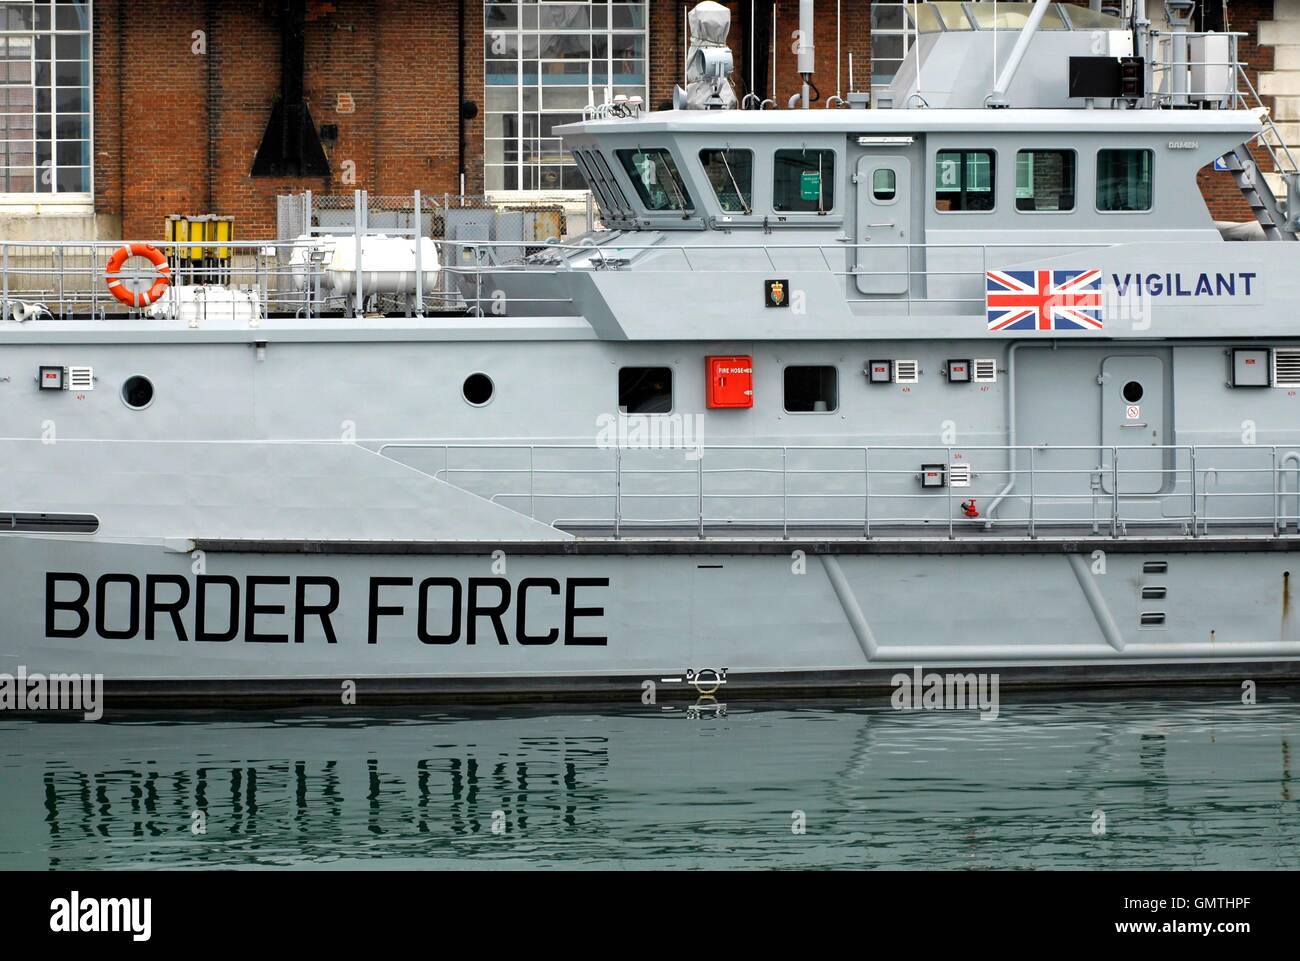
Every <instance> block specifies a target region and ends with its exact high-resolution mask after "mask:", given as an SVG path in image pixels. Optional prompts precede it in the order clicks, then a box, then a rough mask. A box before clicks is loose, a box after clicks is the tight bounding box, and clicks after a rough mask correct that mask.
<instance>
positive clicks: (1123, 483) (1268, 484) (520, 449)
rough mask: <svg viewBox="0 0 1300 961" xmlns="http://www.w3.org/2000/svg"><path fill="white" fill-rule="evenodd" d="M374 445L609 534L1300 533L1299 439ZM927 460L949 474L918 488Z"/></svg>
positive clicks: (466, 484) (513, 503) (569, 524)
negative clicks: (1283, 442) (1248, 442)
mask: <svg viewBox="0 0 1300 961" xmlns="http://www.w3.org/2000/svg"><path fill="white" fill-rule="evenodd" d="M380 452H381V453H383V454H385V455H386V456H389V457H392V458H394V459H396V460H399V461H402V462H403V463H407V464H410V465H411V466H416V467H418V469H420V470H423V471H425V472H427V473H430V474H432V475H433V476H434V477H436V478H438V479H441V480H445V481H447V482H448V483H451V484H453V485H455V486H459V487H463V488H465V489H467V490H470V491H472V492H474V493H477V494H479V495H480V496H483V497H486V498H488V499H490V500H492V501H493V502H494V503H497V504H501V505H502V506H506V507H509V508H511V509H513V510H516V511H518V512H520V513H523V514H525V515H527V516H529V517H531V518H533V519H534V520H538V521H541V522H543V523H546V524H550V525H553V526H555V527H559V528H562V529H566V530H573V531H576V532H584V531H594V532H601V533H608V534H612V535H613V536H615V537H621V536H624V535H635V534H645V533H646V532H660V533H664V532H672V533H692V534H694V535H696V536H699V537H706V536H710V535H715V534H718V533H725V532H733V533H735V532H741V533H744V532H750V531H752V532H755V533H759V534H767V535H770V534H772V533H774V532H777V531H779V532H780V533H781V535H782V536H783V537H789V536H791V535H792V533H808V532H814V531H823V532H825V533H827V534H830V535H835V536H855V537H857V536H860V537H867V538H870V537H873V536H878V535H881V534H901V535H906V536H941V537H948V538H956V537H962V536H971V535H981V536H987V535H990V534H992V535H996V534H998V533H1002V534H1013V535H1016V536H1028V537H1030V538H1037V537H1039V536H1042V535H1044V534H1047V535H1049V536H1050V535H1053V534H1056V535H1061V536H1068V535H1077V534H1090V535H1094V536H1106V537H1112V538H1122V537H1125V536H1128V535H1131V534H1134V533H1144V534H1150V533H1152V532H1161V533H1165V534H1172V535H1174V536H1179V535H1182V536H1187V537H1205V536H1213V535H1215V534H1253V535H1267V536H1282V535H1287V534H1297V533H1300V450H1297V449H1295V448H1289V447H1283V446H1249V447H1247V446H1240V445H1237V446H1230V445H1221V446H1220V445H1193V446H1188V445H1181V446H1164V447H1123V446H1070V447H1055V446H1053V447H1032V446H1019V447H1007V446H968V447H956V446H953V447H935V446H879V447H872V446H862V447H858V446H840V445H831V446H803V445H784V446H777V445H753V446H699V447H693V448H677V449H667V448H663V449H646V448H634V447H619V446H610V447H601V446H592V445H565V444H519V445H508V444H507V445H479V444H427V443H414V442H395V443H390V444H385V445H383V446H382V447H381V448H380ZM934 470H938V471H941V472H942V475H943V479H944V486H943V487H939V488H923V487H922V486H921V476H922V474H923V473H924V472H926V471H934ZM958 485H960V486H958ZM967 504H969V505H970V508H969V509H967Z"/></svg>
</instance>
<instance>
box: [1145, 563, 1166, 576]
mask: <svg viewBox="0 0 1300 961" xmlns="http://www.w3.org/2000/svg"><path fill="white" fill-rule="evenodd" d="M1142 573H1143V574H1167V573H1169V562H1168V561H1143V562H1142Z"/></svg>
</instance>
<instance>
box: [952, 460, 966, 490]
mask: <svg viewBox="0 0 1300 961" xmlns="http://www.w3.org/2000/svg"><path fill="white" fill-rule="evenodd" d="M948 486H949V487H970V464H950V465H949V466H948Z"/></svg>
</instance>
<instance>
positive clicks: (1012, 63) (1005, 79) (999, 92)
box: [985, 0, 1052, 107]
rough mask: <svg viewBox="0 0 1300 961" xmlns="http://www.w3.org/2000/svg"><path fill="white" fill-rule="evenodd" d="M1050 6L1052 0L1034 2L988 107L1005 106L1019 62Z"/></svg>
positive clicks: (994, 87)
mask: <svg viewBox="0 0 1300 961" xmlns="http://www.w3.org/2000/svg"><path fill="white" fill-rule="evenodd" d="M1051 5H1052V0H1034V9H1033V10H1031V11H1030V12H1029V19H1028V20H1026V21H1025V26H1024V28H1023V29H1022V30H1021V31H1020V36H1018V37H1017V38H1016V45H1015V46H1014V47H1012V48H1011V56H1010V57H1008V58H1007V65H1006V66H1005V67H1003V68H1002V73H1001V74H999V75H998V81H997V83H996V84H994V85H993V92H992V93H991V94H989V97H988V100H987V101H985V102H986V103H987V104H988V106H990V107H1005V106H1007V90H1008V89H1009V88H1010V87H1011V81H1012V80H1014V79H1015V77H1016V71H1017V70H1018V69H1019V68H1020V61H1021V60H1023V59H1024V58H1025V52H1026V51H1027V50H1028V49H1029V44H1030V42H1031V41H1032V40H1033V39H1034V34H1035V33H1036V32H1037V31H1038V25H1039V24H1040V23H1042V22H1043V17H1044V16H1045V15H1046V14H1047V8H1048V7H1050V6H1051Z"/></svg>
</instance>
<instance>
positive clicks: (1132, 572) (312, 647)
mask: <svg viewBox="0 0 1300 961" xmlns="http://www.w3.org/2000/svg"><path fill="white" fill-rule="evenodd" d="M1191 8H1192V4H1191V3H1188V2H1181V0H1180V2H1173V0H1171V2H1170V3H1168V4H1167V12H1168V15H1169V20H1170V25H1169V27H1168V28H1160V29H1157V28H1156V27H1154V26H1153V25H1152V23H1151V22H1150V20H1149V19H1148V17H1147V12H1146V9H1145V7H1144V5H1143V3H1142V2H1141V0H1139V2H1137V4H1136V7H1135V8H1134V9H1133V10H1132V11H1131V15H1129V16H1126V17H1123V18H1118V17H1114V16H1110V15H1107V14H1105V13H1102V12H1100V11H1098V10H1094V9H1090V8H1087V7H1081V6H1075V5H1071V4H1062V3H1052V2H1047V0H1038V2H1035V3H1033V4H1025V3H999V4H993V3H957V2H949V3H926V4H920V5H915V6H910V7H909V8H908V15H909V17H910V29H911V30H912V31H913V32H914V35H915V42H914V43H913V45H912V48H911V51H910V52H909V55H908V58H907V60H906V62H905V63H904V65H903V67H902V69H901V70H900V72H899V74H898V76H897V78H896V79H895V81H894V83H893V85H892V86H891V87H890V88H889V89H888V90H886V91H879V92H878V93H877V95H876V96H875V97H874V98H873V97H872V96H871V95H869V94H866V93H853V94H851V95H849V96H848V97H847V98H846V99H845V100H839V99H838V98H831V99H832V101H833V102H829V103H824V105H823V106H822V107H813V108H812V109H805V108H809V107H812V103H815V102H816V94H815V92H814V93H813V94H811V95H810V92H809V90H810V87H811V88H812V89H813V90H814V91H815V81H813V80H812V74H813V71H814V56H815V54H814V51H813V49H812V43H811V38H812V5H811V3H809V2H805V3H804V4H803V5H802V7H801V17H802V18H803V23H804V31H803V33H802V38H803V39H802V40H801V48H800V51H799V54H800V64H799V66H800V71H801V73H802V74H803V76H804V85H803V89H802V90H801V91H798V92H795V94H794V96H793V97H792V98H791V100H790V102H789V103H788V104H787V105H784V106H781V107H778V106H777V105H776V104H774V103H771V102H762V103H759V102H757V98H756V97H748V96H747V97H746V98H745V102H737V101H736V97H735V94H734V93H733V92H732V90H731V84H730V80H729V75H730V72H731V69H732V67H731V59H730V54H729V52H728V51H727V49H726V47H725V45H724V43H723V42H722V40H720V39H719V38H720V37H721V38H724V39H725V33H726V28H727V24H726V18H725V14H722V13H719V10H718V9H717V8H716V5H710V4H703V5H701V6H700V7H698V8H696V10H695V11H693V13H692V17H691V26H692V31H693V45H692V55H691V60H690V71H689V74H688V86H687V87H686V88H684V89H682V90H680V91H679V93H678V96H677V103H676V107H675V109H671V110H664V111H659V112H647V111H645V110H643V109H642V106H641V105H640V104H637V103H636V102H634V101H629V100H614V101H612V102H610V103H606V104H600V105H596V106H593V107H592V108H591V109H590V110H589V111H588V112H587V114H586V115H585V116H584V118H583V120H582V121H581V122H579V123H573V124H571V125H569V126H568V127H566V128H564V129H563V131H562V133H563V134H564V136H565V138H566V142H567V146H568V149H569V150H570V151H571V152H572V154H573V157H574V158H575V160H576V163H577V165H578V169H579V170H580V171H581V172H582V174H583V176H584V177H585V178H586V180H587V183H588V184H589V185H590V187H591V190H592V193H593V195H594V198H595V201H596V203H597V204H598V206H599V213H600V218H601V220H602V221H603V229H600V230H596V231H593V232H591V233H589V234H587V235H585V236H582V237H579V238H575V239H573V240H571V241H569V242H567V243H559V242H552V243H547V244H526V245H525V244H520V243H519V242H518V241H517V240H515V241H509V242H504V243H503V242H492V241H491V240H490V239H487V238H486V237H483V236H480V237H479V239H478V240H477V241H474V240H472V239H464V236H462V235H458V237H459V239H457V240H456V241H455V242H454V243H445V244H443V245H442V248H441V256H440V257H439V256H437V251H436V250H435V249H434V248H435V245H434V243H433V241H432V240H430V239H428V238H427V237H424V236H423V234H424V231H423V230H422V229H414V230H411V231H410V232H409V233H408V234H401V233H400V232H397V231H389V232H388V236H387V237H385V238H378V237H375V236H373V234H374V231H373V230H367V229H366V216H367V214H366V207H365V204H364V202H363V198H358V201H357V204H356V211H355V224H354V226H355V230H354V232H353V234H352V235H351V236H322V235H320V234H319V233H316V232H313V231H311V230H307V231H306V236H304V237H302V238H299V239H297V240H293V241H288V242H270V241H267V242H261V243H256V244H245V243H235V242H233V241H230V240H228V239H225V240H223V241H220V242H195V244H194V246H193V247H190V246H188V245H187V246H186V247H184V248H182V247H180V246H179V245H178V244H177V243H176V240H175V238H172V239H171V240H169V241H164V242H155V243H152V244H132V245H128V246H126V247H125V248H122V247H120V246H119V245H95V244H75V245H73V244H58V245H56V244H47V245H32V244H24V243H12V242H10V243H5V244H3V251H2V253H3V265H4V274H3V278H4V288H3V296H4V304H3V306H4V317H5V320H4V321H3V323H0V436H3V438H4V439H3V441H0V444H2V445H3V446H2V448H0V449H2V450H3V457H2V458H0V498H2V499H3V503H0V512H2V513H0V519H2V520H3V526H4V528H5V532H4V534H3V535H2V536H0V597H3V598H4V618H3V623H4V628H3V643H2V644H0V668H2V669H3V670H4V671H6V672H8V673H10V674H13V673H15V672H16V671H17V669H18V667H20V666H21V667H23V668H25V670H26V671H27V672H29V674H30V673H31V672H37V671H43V672H49V673H54V672H66V673H72V674H102V675H104V677H105V678H106V679H107V682H108V686H109V690H110V692H118V693H120V694H123V695H135V696H148V695H158V696H166V697H172V698H191V699H192V698H198V697H202V696H205V695H210V696H214V697H220V698H236V697H238V696H246V697H256V696H272V695H273V696H289V697H295V698H296V697H310V696H320V697H325V698H337V697H338V696H339V690H340V685H342V686H343V688H344V689H345V690H346V689H347V688H348V682H352V683H353V684H355V686H356V691H357V693H358V696H360V697H362V698H365V697H370V698H372V699H373V698H374V697H380V696H396V695H420V696H453V697H454V696H460V697H498V696H526V695H530V694H533V695H538V694H547V695H551V696H555V695H559V694H563V695H584V694H586V695H595V694H601V695H608V694H614V695H627V696H637V695H639V694H640V692H641V690H642V686H643V685H644V683H645V682H646V681H647V680H649V681H653V682H654V683H655V684H656V685H657V686H658V689H659V690H661V691H662V690H666V689H675V688H680V689H681V690H683V691H684V692H690V689H691V687H692V686H694V687H696V688H700V687H704V688H708V689H717V688H719V687H720V686H721V685H722V684H724V683H725V684H726V685H728V687H729V688H730V689H731V690H729V691H728V692H727V693H729V694H733V693H735V692H736V691H738V690H758V689H765V690H797V689H834V688H855V687H869V686H872V685H881V686H887V685H888V683H889V679H890V678H891V677H892V676H894V675H896V674H898V673H906V672H908V671H910V670H912V669H913V668H914V667H915V666H917V665H924V667H925V668H926V669H931V668H933V669H935V670H947V671H962V670H969V671H976V670H978V671H989V672H997V673H998V674H999V675H1000V676H1001V677H1002V681H1003V684H1011V683H1033V682H1053V683H1061V682H1068V683H1093V682H1101V681H1121V682H1146V681H1149V680H1158V679H1188V678H1202V679H1204V678H1210V679H1222V680H1227V679H1230V680H1232V681H1233V682H1234V683H1239V682H1240V679H1241V678H1252V679H1253V678H1259V677H1266V676H1275V677H1277V676H1292V675H1297V674H1300V625H1298V624H1297V615H1296V613H1295V602H1294V600H1293V596H1292V595H1293V586H1292V585H1293V580H1294V579H1293V577H1292V574H1293V572H1295V573H1297V574H1300V567H1298V566H1297V565H1298V564H1300V555H1297V554H1296V553H1294V551H1295V550H1296V548H1297V546H1300V532H1298V531H1297V522H1298V521H1300V399H1298V398H1297V392H1298V391H1300V338H1298V337H1297V331H1296V326H1295V323H1296V322H1295V316H1296V310H1297V307H1300V269H1298V268H1300V247H1292V246H1291V245H1290V244H1291V243H1292V242H1294V241H1295V240H1296V238H1297V228H1298V224H1297V214H1298V213H1300V207H1296V206H1295V205H1292V204H1290V203H1289V200H1290V198H1291V197H1294V196H1296V193H1295V191H1296V189H1297V179H1298V177H1300V174H1298V173H1297V168H1296V166H1295V163H1294V161H1293V158H1292V156H1291V153H1290V152H1289V151H1288V150H1287V148H1286V146H1285V144H1284V143H1283V142H1282V140H1281V137H1280V135H1279V133H1278V129H1277V128H1276V127H1275V126H1274V125H1273V123H1272V122H1271V120H1270V118H1269V115H1268V113H1267V111H1266V110H1265V109H1263V107H1262V106H1261V104H1260V102H1259V99H1258V97H1257V96H1256V94H1255V92H1254V90H1253V88H1252V87H1251V85H1250V82H1249V79H1248V77H1247V75H1246V74H1245V72H1244V71H1243V69H1242V67H1241V65H1240V63H1239V62H1238V59H1237V51H1236V47H1237V36H1236V35H1233V34H1216V33H1200V32H1195V31H1193V30H1191V29H1190V15H1191ZM850 86H852V84H850ZM810 101H811V102H810ZM1261 159H1267V160H1268V161H1269V164H1268V166H1270V167H1271V168H1273V169H1272V170H1269V171H1267V172H1264V171H1262V170H1261V164H1260V163H1259V161H1260V160H1261ZM1211 165H1216V166H1218V167H1221V168H1224V169H1225V170H1226V171H1228V172H1229V173H1227V174H1225V176H1231V177H1233V178H1234V179H1235V181H1236V183H1237V184H1238V185H1239V187H1240V189H1241V192H1242V194H1243V196H1244V198H1245V200H1246V201H1247V202H1248V204H1249V206H1250V208H1251V209H1252V210H1253V211H1254V213H1255V214H1256V222H1254V223H1251V224H1224V223H1216V222H1215V221H1214V220H1213V219H1212V218H1211V215H1210V213H1209V212H1208V209H1207V207H1206V204H1205V202H1204V201H1203V199H1202V197H1201V194H1200V192H1199V190H1198V187H1197V176H1198V172H1199V171H1202V170H1203V169H1205V168H1208V167H1210V166H1211ZM413 205H414V206H413V208H412V209H413V210H414V211H417V212H421V213H424V212H426V211H427V210H428V209H430V208H429V207H428V206H427V204H426V200H424V199H421V198H420V197H419V196H418V195H417V197H415V198H414V199H413ZM446 215H447V216H448V217H450V211H447V212H446ZM308 223H310V221H308ZM416 223H417V224H419V225H421V226H422V223H421V219H417V220H416ZM118 254H120V255H121V256H120V258H119V257H116V256H115V255H118ZM141 254H144V255H146V256H148V257H149V258H150V259H152V260H154V261H155V262H156V266H154V267H151V268H150V269H149V270H147V271H146V272H145V275H144V276H143V279H141V276H139V275H137V276H136V277H135V278H134V279H132V278H131V277H129V276H128V274H127V273H126V272H125V271H126V270H127V268H126V266H123V265H124V264H129V263H139V259H138V257H139V255H141ZM110 258H113V259H114V263H113V264H112V265H111V267H112V269H110V270H109V271H108V275H107V280H108V284H109V288H111V289H106V288H105V287H104V282H105V279H106V277H105V269H106V265H108V263H109V259H110Z"/></svg>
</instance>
